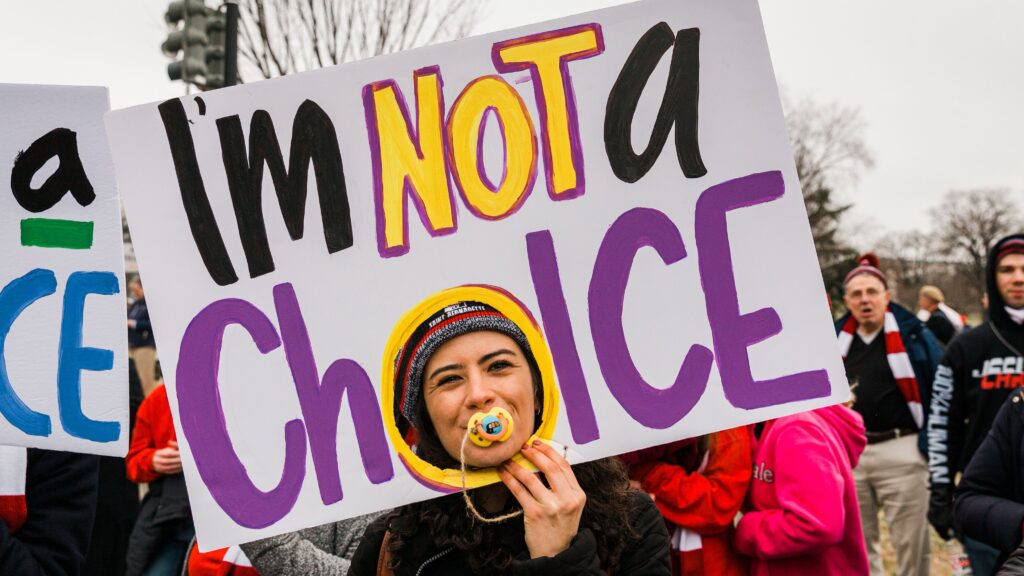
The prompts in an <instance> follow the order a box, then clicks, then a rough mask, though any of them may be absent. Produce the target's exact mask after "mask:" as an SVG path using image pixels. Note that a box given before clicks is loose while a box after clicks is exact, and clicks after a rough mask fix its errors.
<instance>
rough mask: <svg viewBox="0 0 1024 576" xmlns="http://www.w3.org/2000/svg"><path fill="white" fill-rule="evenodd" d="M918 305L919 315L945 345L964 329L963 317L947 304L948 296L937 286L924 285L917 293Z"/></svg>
mask: <svg viewBox="0 0 1024 576" xmlns="http://www.w3.org/2000/svg"><path fill="white" fill-rule="evenodd" d="M917 306H918V308H919V310H918V312H917V317H918V318H920V319H921V321H922V322H924V325H925V326H927V327H928V329H929V330H931V331H932V334H934V335H935V337H936V338H938V339H939V342H942V345H943V346H947V345H949V342H950V341H951V340H953V337H955V336H956V335H957V334H959V333H960V332H962V331H963V329H964V321H963V318H962V317H961V316H960V313H959V312H957V311H956V310H954V309H953V308H951V307H950V306H949V305H948V304H946V297H945V296H944V295H943V294H942V290H939V288H938V287H937V286H922V287H921V290H920V291H919V292H918V295H917Z"/></svg>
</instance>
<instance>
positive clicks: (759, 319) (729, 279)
mask: <svg viewBox="0 0 1024 576" xmlns="http://www.w3.org/2000/svg"><path fill="white" fill-rule="evenodd" d="M784 192H785V184H784V183H783V180H782V174H781V173H780V172H778V171H775V172H762V173H760V174H752V175H750V176H744V177H743V178H736V179H734V180H729V181H728V182H724V183H722V184H718V185H717V186H712V187H711V188H708V189H707V190H705V191H704V193H703V194H701V195H700V199H698V200H697V211H696V216H695V219H696V223H695V227H696V236H697V251H698V254H699V257H698V259H697V260H698V262H699V264H700V279H701V287H702V288H703V289H704V297H705V299H706V300H707V308H708V319H709V320H710V321H711V334H712V337H713V340H714V342H715V356H717V358H718V371H719V373H720V374H721V376H722V388H723V389H724V390H725V397H726V398H727V399H728V400H729V402H730V403H731V404H732V405H733V406H736V407H737V408H744V409H747V410H753V409H755V408H764V407H765V406H776V405H778V404H787V403H789V402H797V401H800V400H810V399H812V398H822V397H824V396H828V395H829V393H830V392H831V386H830V384H829V381H828V373H827V372H826V371H825V370H814V371H811V372H801V373H798V374H790V375H787V376H781V377H779V378H773V379H770V380H762V381H755V380H754V377H753V376H752V375H751V372H750V358H749V357H748V356H747V348H749V347H750V346H752V345H754V344H756V343H758V342H761V341H762V340H766V339H768V338H771V337H772V336H774V335H776V334H778V333H779V332H781V331H782V321H781V320H780V319H779V315H778V314H777V313H776V312H775V310H774V309H773V308H762V309H760V310H756V311H754V312H751V313H749V314H740V305H739V297H738V295H737V293H736V278H735V276H734V275H733V272H732V254H731V252H730V250H729V230H728V225H727V223H726V214H727V213H728V212H729V211H730V210H735V209H737V208H743V207H746V206H753V205H755V204H763V203H765V202H771V201H772V200H775V199H777V198H780V197H781V196H782V194H783V193H784Z"/></svg>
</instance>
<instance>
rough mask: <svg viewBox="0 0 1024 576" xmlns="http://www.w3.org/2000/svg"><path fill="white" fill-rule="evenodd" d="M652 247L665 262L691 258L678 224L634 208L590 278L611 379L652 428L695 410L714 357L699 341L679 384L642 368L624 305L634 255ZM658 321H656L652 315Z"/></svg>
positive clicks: (604, 370) (612, 233)
mask: <svg viewBox="0 0 1024 576" xmlns="http://www.w3.org/2000/svg"><path fill="white" fill-rule="evenodd" d="M644 246H650V247H651V248H654V249H655V250H656V251H657V252H658V255H659V256H661V259H662V261H663V262H664V263H665V264H673V263H675V262H678V261H680V260H682V259H683V258H685V257H686V248H685V247H684V246H683V239H682V237H681V236H680V235H679V230H678V229H677V228H676V226H675V224H673V223H672V221H671V220H669V218H668V216H665V215H664V214H662V213H661V212H658V211H657V210H653V209H650V208H634V209H632V210H630V211H628V212H626V213H625V214H623V215H622V216H619V218H618V220H616V221H615V223H614V224H612V227H611V228H610V229H609V230H608V233H607V234H606V235H605V237H604V241H603V242H602V243H601V248H600V250H599V251H598V253H597V262H595V263H594V275H593V277H592V278H591V279H590V294H589V304H590V330H591V332H592V334H593V336H594V350H595V351H596V352H597V360H598V364H600V366H601V374H603V375H604V379H605V383H607V385H608V389H609V390H610V391H611V393H612V395H613V396H615V399H616V400H618V401H619V404H621V405H622V407H623V408H624V409H625V410H626V412H628V413H629V415H630V416H632V417H633V419H634V420H636V421H637V422H639V423H641V424H643V425H644V426H648V427H650V428H668V427H669V426H672V425H673V424H675V423H676V422H679V421H680V420H681V419H682V418H683V417H684V416H686V415H687V414H688V413H689V412H690V410H692V409H693V407H694V405H696V404H697V401H698V400H700V397H701V395H702V394H704V389H705V388H707V384H708V376H709V375H710V374H711V363H712V360H713V359H714V355H713V354H712V353H711V351H710V350H708V349H707V348H705V347H704V346H701V345H699V344H693V345H692V346H690V350H689V351H688V352H687V353H686V358H684V359H683V364H682V366H681V367H680V368H679V373H678V375H677V376H676V379H675V382H674V383H673V384H672V386H670V387H669V388H667V389H664V390H662V389H658V388H654V387H652V386H651V385H649V384H648V383H647V382H646V381H644V379H643V376H641V375H640V372H639V371H638V370H637V369H636V365H634V364H633V360H632V358H630V356H629V349H628V348H627V346H626V336H625V334H624V333H623V331H622V305H623V300H624V299H625V295H626V283H627V282H628V280H629V272H630V269H631V268H632V266H633V258H634V257H635V256H636V253H637V251H638V250H640V248H643V247H644ZM652 320H653V319H652Z"/></svg>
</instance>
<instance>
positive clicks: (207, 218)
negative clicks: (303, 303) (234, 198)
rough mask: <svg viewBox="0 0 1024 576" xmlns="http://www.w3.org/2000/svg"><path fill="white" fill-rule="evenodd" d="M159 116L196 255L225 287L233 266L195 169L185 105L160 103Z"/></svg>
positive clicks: (196, 163)
mask: <svg viewBox="0 0 1024 576" xmlns="http://www.w3.org/2000/svg"><path fill="white" fill-rule="evenodd" d="M160 118H161V119H162V120H163V122H164V132H166V133H167V143H168V144H169V145H170V147H171V158H172V159H173V160H174V171H175V173H177V175H178V188H179V189H180V190H181V203H182V205H183V206H184V207H185V215H186V216H187V217H188V225H189V228H190V229H191V230H192V239H193V241H194V242H195V243H196V248H198V249H199V256H200V257H201V258H202V259H203V264H205V265H206V271H207V272H209V273H210V278H213V281H214V282H216V283H217V285H218V286H227V285H228V284H234V283H235V282H237V281H238V275H237V274H235V268H234V267H233V266H232V265H231V257H230V256H228V251H227V248H225V247H224V239H223V238H221V235H220V229H219V228H217V219H216V218H214V216H213V209H212V208H210V199H209V198H208V197H207V196H206V186H204V185H203V175H202V173H201V172H200V171H199V161H198V160H196V146H195V143H193V142H192V131H191V130H190V129H189V127H188V117H187V116H185V107H184V106H182V105H181V101H180V100H178V99H177V98H175V99H174V100H168V101H166V102H164V103H163V104H161V105H160Z"/></svg>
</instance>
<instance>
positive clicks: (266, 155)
mask: <svg viewBox="0 0 1024 576" xmlns="http://www.w3.org/2000/svg"><path fill="white" fill-rule="evenodd" d="M217 130H218V131H219V133H220V144H221V150H222V157H223V160H224V170H225V172H226V173H227V176H228V188H229V189H230V191H231V201H232V204H233V206H234V209H235V218H236V220H237V221H238V230H239V234H241V237H242V246H243V248H244V249H245V257H246V261H247V262H248V264H249V276H250V277H252V278H255V277H257V276H260V275H263V274H267V273H268V272H273V271H274V259H273V256H272V255H271V253H270V245H269V243H268V242H267V230H266V226H265V224H264V221H263V200H262V191H263V165H264V163H266V165H267V168H269V170H270V177H271V178H272V179H273V181H274V190H276V192H277V202H278V205H279V206H280V207H281V215H282V216H283V217H284V222H285V226H286V227H287V228H288V234H289V235H290V236H291V238H292V240H298V239H299V238H302V233H303V223H304V220H303V219H304V217H305V214H306V183H307V179H308V176H309V164H310V162H311V161H312V163H313V170H314V172H315V176H316V186H317V192H318V193H319V196H320V215H321V218H322V219H323V224H324V240H325V241H326V242H327V251H328V252H329V253H331V254H333V253H335V252H338V251H341V250H344V249H345V248H348V247H349V246H351V245H352V218H351V214H350V211H349V205H348V192H347V190H346V188H345V171H344V168H343V166H342V162H341V151H340V149H339V147H338V136H337V134H336V133H335V131H334V124H333V123H331V119H330V117H329V116H327V113H326V112H324V111H323V109H322V108H320V107H319V106H317V105H316V103H314V102H313V101H312V100H306V101H305V102H303V103H302V105H301V106H299V109H298V112H296V114H295V122H294V124H293V126H292V143H291V154H290V156H289V159H288V168H287V170H286V169H285V166H284V157H283V156H282V154H281V146H280V144H279V143H278V140H277V133H276V131H275V130H274V121H273V120H272V119H271V118H270V114H268V113H267V112H266V111H265V110H257V111H256V112H255V113H254V114H253V116H252V120H250V123H249V157H248V160H246V153H245V138H244V136H243V135H242V123H241V121H240V120H239V118H238V116H237V115H235V116H227V117H224V118H221V119H219V120H217Z"/></svg>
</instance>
